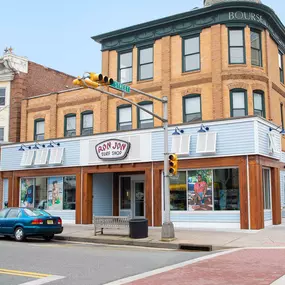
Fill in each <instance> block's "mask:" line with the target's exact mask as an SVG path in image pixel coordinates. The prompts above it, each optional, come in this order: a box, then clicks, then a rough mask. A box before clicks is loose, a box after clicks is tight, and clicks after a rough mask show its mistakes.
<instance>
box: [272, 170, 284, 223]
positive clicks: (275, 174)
mask: <svg viewBox="0 0 285 285" xmlns="http://www.w3.org/2000/svg"><path fill="white" fill-rule="evenodd" d="M271 193H272V194H271V195H272V223H273V225H280V224H281V223H282V211H281V193H280V169H279V168H271Z"/></svg>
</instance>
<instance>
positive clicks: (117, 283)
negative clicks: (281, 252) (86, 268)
mask: <svg viewBox="0 0 285 285" xmlns="http://www.w3.org/2000/svg"><path fill="white" fill-rule="evenodd" d="M240 250H243V248H235V249H230V250H227V251H223V252H219V253H215V254H211V255H207V256H203V257H199V258H196V259H191V260H188V261H184V262H181V263H177V264H174V265H170V266H166V267H162V268H159V269H155V270H152V271H148V272H144V273H141V274H137V275H134V276H131V277H127V278H123V279H120V280H116V281H113V282H110V283H106V284H105V285H121V284H126V283H130V282H133V281H136V280H140V279H143V278H147V277H150V276H153V275H157V274H160V273H163V272H167V271H169V270H173V269H177V268H180V267H184V266H186V265H190V264H194V263H197V262H200V261H203V260H207V259H212V258H215V257H217V256H221V255H225V254H230V253H232V252H236V251H240ZM278 285H279V284H278Z"/></svg>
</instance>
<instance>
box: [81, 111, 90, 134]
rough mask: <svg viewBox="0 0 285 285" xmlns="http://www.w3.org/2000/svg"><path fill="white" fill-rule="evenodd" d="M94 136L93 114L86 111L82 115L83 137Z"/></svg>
mask: <svg viewBox="0 0 285 285" xmlns="http://www.w3.org/2000/svg"><path fill="white" fill-rule="evenodd" d="M92 134H93V112H92V111H85V112H83V113H81V135H83V136H87V135H92Z"/></svg>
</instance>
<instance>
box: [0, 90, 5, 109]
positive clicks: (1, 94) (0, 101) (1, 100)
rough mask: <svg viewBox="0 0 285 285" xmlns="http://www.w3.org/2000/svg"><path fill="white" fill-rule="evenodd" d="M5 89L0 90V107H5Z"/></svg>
mask: <svg viewBox="0 0 285 285" xmlns="http://www.w3.org/2000/svg"><path fill="white" fill-rule="evenodd" d="M5 95H6V89H5V88H0V106H5Z"/></svg>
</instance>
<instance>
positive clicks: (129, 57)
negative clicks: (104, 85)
mask: <svg viewBox="0 0 285 285" xmlns="http://www.w3.org/2000/svg"><path fill="white" fill-rule="evenodd" d="M118 78H119V81H120V82H121V83H129V82H132V81H133V53H132V52H131V51H130V52H124V53H120V54H119V76H118Z"/></svg>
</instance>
